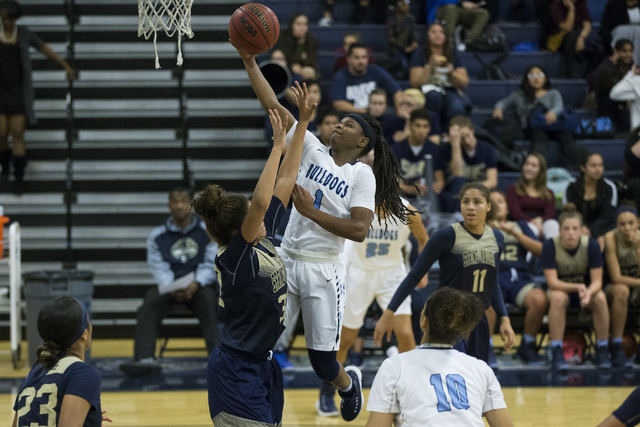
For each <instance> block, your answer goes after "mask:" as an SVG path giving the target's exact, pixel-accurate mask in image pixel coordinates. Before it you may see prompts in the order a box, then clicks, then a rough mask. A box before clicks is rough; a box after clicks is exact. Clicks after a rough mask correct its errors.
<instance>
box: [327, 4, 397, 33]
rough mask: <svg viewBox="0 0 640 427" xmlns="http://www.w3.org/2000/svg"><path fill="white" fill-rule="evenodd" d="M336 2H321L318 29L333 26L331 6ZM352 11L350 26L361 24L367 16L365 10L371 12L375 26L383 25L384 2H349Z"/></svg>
mask: <svg viewBox="0 0 640 427" xmlns="http://www.w3.org/2000/svg"><path fill="white" fill-rule="evenodd" d="M336 1H338V0H323V1H322V6H323V11H322V18H320V21H318V25H319V26H320V27H330V26H331V25H333V6H334V3H335V2H336ZM351 3H353V11H352V12H351V18H350V19H349V23H350V24H356V25H358V24H362V22H364V19H365V17H366V14H367V9H372V10H373V15H374V21H375V23H376V24H382V23H384V19H385V13H386V10H385V9H386V6H387V5H386V2H385V1H384V0H351Z"/></svg>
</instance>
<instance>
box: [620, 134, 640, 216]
mask: <svg viewBox="0 0 640 427" xmlns="http://www.w3.org/2000/svg"><path fill="white" fill-rule="evenodd" d="M624 161H625V179H626V182H627V188H628V190H629V193H630V195H631V197H632V198H633V201H634V202H635V204H636V206H640V127H637V128H634V129H633V131H631V133H629V136H628V137H627V143H626V144H625V148H624Z"/></svg>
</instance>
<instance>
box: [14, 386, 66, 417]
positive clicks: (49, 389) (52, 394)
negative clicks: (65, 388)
mask: <svg viewBox="0 0 640 427" xmlns="http://www.w3.org/2000/svg"><path fill="white" fill-rule="evenodd" d="M45 394H49V396H48V397H47V399H46V402H44V403H43V404H41V405H40V414H41V415H45V414H47V415H49V416H48V417H47V419H48V421H47V424H46V426H44V425H41V424H35V423H32V424H31V427H36V426H37V427H56V412H55V408H56V404H57V403H58V386H57V385H55V384H43V385H42V387H40V390H37V392H36V389H35V387H27V388H25V389H24V390H22V393H20V398H19V400H22V399H25V400H24V406H23V407H22V408H20V409H19V410H18V418H20V417H23V416H24V415H26V414H28V413H29V411H30V410H31V402H33V399H34V398H35V399H42V398H43V397H44V395H45ZM43 400H44V399H43Z"/></svg>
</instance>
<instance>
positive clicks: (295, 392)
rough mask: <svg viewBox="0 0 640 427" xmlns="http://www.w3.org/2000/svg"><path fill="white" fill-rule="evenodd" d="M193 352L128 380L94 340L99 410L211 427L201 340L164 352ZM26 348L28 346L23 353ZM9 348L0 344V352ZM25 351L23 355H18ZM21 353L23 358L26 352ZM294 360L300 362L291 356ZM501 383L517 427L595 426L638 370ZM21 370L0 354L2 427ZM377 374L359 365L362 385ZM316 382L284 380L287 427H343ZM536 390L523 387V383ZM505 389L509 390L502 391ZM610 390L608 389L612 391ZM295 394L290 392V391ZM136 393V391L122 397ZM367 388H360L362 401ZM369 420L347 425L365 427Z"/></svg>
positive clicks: (107, 348) (518, 377) (142, 421)
mask: <svg viewBox="0 0 640 427" xmlns="http://www.w3.org/2000/svg"><path fill="white" fill-rule="evenodd" d="M173 346H175V347H187V348H193V349H194V350H193V351H182V352H176V351H171V352H169V353H168V354H167V355H166V357H165V362H164V363H165V364H166V366H167V368H168V369H167V370H166V371H167V372H166V374H164V375H161V376H159V377H156V378H148V379H145V380H133V381H132V380H130V379H127V378H126V377H124V375H123V374H121V373H119V371H117V365H118V364H119V362H120V361H121V360H124V359H125V358H128V357H131V355H132V350H133V342H132V340H95V341H94V343H93V346H92V358H93V359H94V362H95V363H96V365H97V366H98V367H99V369H100V370H101V372H103V390H104V391H103V393H102V406H103V408H104V409H107V410H108V411H109V412H108V414H109V415H110V416H111V417H112V418H113V419H114V422H113V424H111V425H112V426H114V427H115V426H118V427H120V426H122V427H124V426H179V427H191V426H210V425H212V424H211V421H210V419H209V415H208V407H207V393H206V390H205V387H206V380H205V378H204V370H203V369H204V368H203V367H204V365H205V363H206V354H205V351H204V350H200V349H201V348H202V347H203V343H202V342H201V341H200V340H172V341H171V342H170V347H173ZM25 347H26V346H25ZM7 348H8V344H7V343H6V342H0V352H2V350H6V349H7ZM24 351H26V348H25V349H24ZM24 351H23V354H26V353H24ZM296 361H303V357H302V356H300V357H297V358H296ZM499 362H500V366H501V368H504V369H502V370H501V371H500V373H499V378H500V381H501V383H502V384H503V391H504V394H505V399H506V402H507V405H508V406H509V411H510V413H511V415H512V418H513V419H514V422H515V425H516V426H595V425H597V424H598V423H599V422H600V421H601V420H602V419H604V418H605V416H606V415H607V414H609V413H610V412H611V411H613V410H614V409H615V408H616V407H617V406H618V405H619V404H620V403H621V402H622V401H623V400H624V399H625V398H626V396H627V395H628V394H629V393H631V391H632V390H633V388H634V386H635V385H636V384H639V383H640V367H638V366H636V367H634V370H632V371H631V372H627V373H614V374H613V375H612V376H610V377H607V378H603V377H601V376H599V375H598V374H597V372H596V371H595V370H594V368H593V366H590V365H589V364H586V365H584V366H580V367H578V368H576V369H574V370H572V371H571V373H570V375H569V376H568V377H567V378H562V379H559V378H554V376H553V375H551V374H549V373H548V370H547V369H545V368H544V367H537V368H534V369H529V370H522V369H518V368H517V365H513V364H512V363H511V356H510V355H502V356H500V358H499ZM27 372H28V368H27V367H22V368H20V369H17V370H14V369H13V368H12V366H11V363H10V356H8V355H6V354H1V353H0V425H2V426H7V425H11V420H12V419H13V411H12V406H13V401H14V399H15V391H16V388H17V386H18V385H19V383H20V379H21V378H22V377H24V376H25V375H26V374H27ZM374 374H375V370H374V369H372V368H370V367H369V366H367V365H366V366H365V385H366V384H370V382H371V381H372V379H373V376H374ZM316 382H317V379H315V378H313V375H312V374H310V373H309V372H308V370H307V369H305V368H304V367H301V368H298V369H296V373H295V374H294V375H289V388H287V389H286V390H285V410H284V420H283V425H285V426H336V425H347V423H345V422H343V421H342V420H341V419H340V418H339V417H337V418H324V417H318V416H317V413H316V411H315V408H314V404H315V401H316V399H317V393H318V392H317V389H316V388H314V387H313V384H315V383H316ZM532 383H533V384H537V386H527V385H525V384H532ZM507 384H510V385H507ZM612 384H614V385H612ZM292 387H296V388H292ZM123 390H136V391H123ZM367 395H368V389H365V397H366V396H367ZM367 418H368V414H367V413H366V412H364V413H363V414H361V415H360V417H359V418H358V419H357V420H356V421H354V422H352V423H349V424H348V425H352V426H363V425H365V424H366V421H367Z"/></svg>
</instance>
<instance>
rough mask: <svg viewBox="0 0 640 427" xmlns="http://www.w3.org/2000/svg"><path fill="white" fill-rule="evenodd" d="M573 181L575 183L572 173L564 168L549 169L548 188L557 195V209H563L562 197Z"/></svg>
mask: <svg viewBox="0 0 640 427" xmlns="http://www.w3.org/2000/svg"><path fill="white" fill-rule="evenodd" d="M573 181H575V178H574V177H573V176H572V175H571V172H569V171H568V170H566V169H564V168H549V169H547V188H548V189H549V190H551V191H553V194H555V196H556V207H557V208H559V209H560V208H562V196H563V195H564V192H565V191H567V187H568V186H569V184H571V183H572V182H573Z"/></svg>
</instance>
